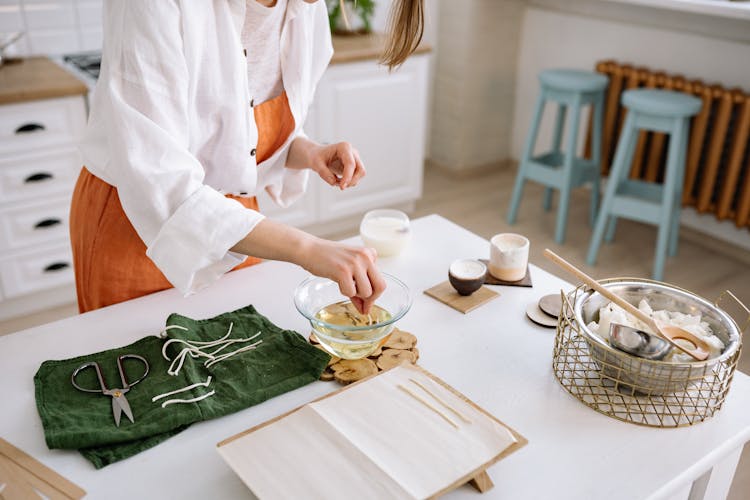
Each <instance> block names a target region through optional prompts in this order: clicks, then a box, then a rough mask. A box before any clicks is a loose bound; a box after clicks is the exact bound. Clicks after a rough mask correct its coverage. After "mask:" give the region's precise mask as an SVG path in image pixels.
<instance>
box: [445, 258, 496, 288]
mask: <svg viewBox="0 0 750 500" xmlns="http://www.w3.org/2000/svg"><path fill="white" fill-rule="evenodd" d="M486 275H487V266H485V265H484V264H482V263H481V262H479V261H478V260H473V259H459V260H454V261H453V263H452V264H451V266H450V268H448V280H449V281H450V283H451V285H452V286H453V288H455V289H456V291H457V292H458V293H459V295H471V294H472V293H474V292H476V291H477V290H479V289H480V288H481V287H482V285H484V278H485V276H486Z"/></svg>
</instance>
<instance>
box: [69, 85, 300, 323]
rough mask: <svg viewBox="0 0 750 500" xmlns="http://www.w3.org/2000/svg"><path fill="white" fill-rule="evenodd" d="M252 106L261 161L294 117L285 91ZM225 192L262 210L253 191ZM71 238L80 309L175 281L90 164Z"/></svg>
mask: <svg viewBox="0 0 750 500" xmlns="http://www.w3.org/2000/svg"><path fill="white" fill-rule="evenodd" d="M253 111H254V115H255V122H256V124H257V127H258V145H257V146H256V152H255V154H256V161H257V163H261V162H262V161H264V160H266V159H267V158H269V157H270V156H271V155H273V153H274V152H275V151H276V150H277V149H278V148H279V147H281V146H282V145H283V144H284V142H285V141H286V139H287V138H288V137H289V134H291V133H292V131H293V130H294V118H293V117H292V114H291V111H290V109H289V103H288V101H287V97H286V93H283V94H281V95H280V96H278V97H276V98H274V99H271V100H269V101H266V102H264V103H262V104H260V105H258V106H256V107H255V108H254V110H253ZM248 154H249V152H248ZM227 197H229V198H233V199H235V200H237V201H239V202H240V203H241V204H242V205H244V206H245V207H246V208H249V209H252V210H258V201H257V200H256V199H255V198H254V197H253V198H242V197H234V196H231V195H228V196H227ZM70 240H71V245H72V249H73V267H74V271H75V279H76V292H77V294H78V310H79V311H80V312H82V313H83V312H86V311H91V310H94V309H98V308H100V307H104V306H108V305H111V304H116V303H118V302H123V301H125V300H129V299H134V298H136V297H141V296H143V295H148V294H150V293H154V292H158V291H160V290H165V289H167V288H171V287H172V285H171V284H170V283H169V281H168V280H167V278H165V277H164V274H162V272H161V271H160V270H159V269H158V268H157V267H156V265H154V263H153V262H152V261H151V259H149V258H148V256H146V245H145V244H144V243H143V241H142V240H141V239H140V237H139V236H138V233H136V231H135V229H134V228H133V226H132V224H131V223H130V221H129V220H128V218H127V216H126V215H125V212H124V211H123V209H122V205H121V204H120V198H119V196H118V195H117V188H115V187H114V186H111V185H109V184H107V183H106V182H104V181H103V180H101V179H99V178H98V177H96V176H95V175H93V174H92V173H90V172H89V171H88V170H87V169H86V168H83V169H82V170H81V174H80V176H79V177H78V182H77V183H76V187H75V190H74V191H73V200H72V203H71V208H70ZM258 262H260V259H257V258H254V257H248V258H247V260H245V261H244V262H243V263H242V264H240V265H238V266H237V267H235V268H234V269H240V268H243V267H248V266H251V265H253V264H257V263H258Z"/></svg>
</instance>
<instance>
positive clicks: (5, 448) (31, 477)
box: [0, 438, 86, 499]
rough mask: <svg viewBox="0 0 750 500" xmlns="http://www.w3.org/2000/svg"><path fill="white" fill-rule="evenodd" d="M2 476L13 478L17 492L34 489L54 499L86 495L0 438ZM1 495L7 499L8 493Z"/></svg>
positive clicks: (0, 469)
mask: <svg viewBox="0 0 750 500" xmlns="http://www.w3.org/2000/svg"><path fill="white" fill-rule="evenodd" d="M0 474H1V475H6V474H7V475H9V476H11V477H12V481H13V483H14V486H15V487H16V488H17V490H16V491H28V489H27V488H32V487H33V488H34V489H36V490H38V491H39V492H41V493H43V494H45V495H46V496H47V497H49V498H53V499H57V498H61V499H63V498H73V499H78V498H83V496H84V495H86V491H84V490H83V489H82V488H80V487H79V486H78V485H76V484H73V483H72V482H70V481H68V480H67V479H65V478H64V477H63V476H61V475H60V474H58V473H57V472H55V471H53V470H52V469H50V468H49V467H47V466H45V465H44V464H42V463H41V462H39V461H38V460H36V459H35V458H34V457H32V456H31V455H29V454H27V453H25V452H24V451H22V450H20V449H18V448H16V447H15V446H13V445H12V444H10V443H9V442H7V441H6V440H4V439H2V438H0ZM0 482H2V479H0ZM32 491H33V490H32ZM1 495H2V496H3V498H6V492H3V493H2V494H1ZM7 498H10V497H9V496H8V497H7ZM31 498H34V497H33V496H32V497H31Z"/></svg>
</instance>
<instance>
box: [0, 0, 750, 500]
mask: <svg viewBox="0 0 750 500" xmlns="http://www.w3.org/2000/svg"><path fill="white" fill-rule="evenodd" d="M128 1H131V0H128ZM412 232H413V240H412V245H410V246H409V247H408V248H407V249H405V250H404V251H403V252H402V253H401V254H399V255H398V257H393V258H386V259H380V260H379V261H378V264H379V266H380V267H381V268H382V269H383V271H385V272H388V273H391V274H394V275H395V276H397V277H398V278H400V279H401V280H403V281H404V283H406V285H407V286H408V287H409V289H410V290H411V292H412V294H413V297H414V303H413V305H412V308H411V310H410V311H409V312H408V313H407V314H406V316H404V317H403V318H402V319H401V320H399V322H398V324H397V326H398V327H399V328H402V329H404V330H406V331H410V332H412V333H414V334H415V335H416V336H417V338H418V339H419V343H418V344H417V347H418V348H419V353H420V358H419V364H420V365H422V366H423V367H424V368H425V369H427V370H429V371H430V372H432V373H434V374H435V375H436V376H438V377H440V378H441V379H442V380H444V381H445V382H446V383H448V384H449V385H451V386H453V387H455V388H456V389H457V390H459V391H461V392H462V393H463V394H465V395H466V396H467V397H468V398H469V399H471V400H472V401H474V402H475V403H477V404H478V405H479V406H480V407H482V408H484V409H485V410H487V411H488V412H490V413H492V414H493V415H495V416H496V417H497V418H499V419H500V420H501V421H502V422H503V423H505V424H507V425H509V426H510V427H512V428H513V429H515V430H517V431H518V432H519V433H521V434H522V435H523V436H524V437H525V438H526V439H528V440H529V443H528V444H527V445H526V446H525V447H523V448H522V449H521V450H519V451H518V452H516V453H514V454H513V455H511V456H510V457H508V458H506V459H504V460H501V461H500V462H498V463H497V464H495V465H494V466H492V467H490V469H489V475H490V477H491V478H492V480H493V481H494V483H495V487H494V488H493V489H492V490H490V491H488V492H487V493H485V494H483V495H478V494H477V493H476V491H474V490H472V489H471V488H469V487H464V488H460V489H459V490H457V491H455V492H452V493H451V494H448V495H445V498H447V499H454V498H465V499H467V500H491V499H494V498H502V499H545V498H555V499H560V500H566V499H582V498H605V499H607V500H620V499H627V500H632V499H635V498H637V499H646V498H671V494H673V493H678V492H680V491H685V490H684V487H687V488H688V489H689V487H690V483H691V482H692V481H693V480H695V479H696V478H698V477H699V476H701V475H702V474H703V473H705V472H706V471H708V470H709V469H710V468H711V467H712V466H713V465H714V464H716V463H717V462H720V461H721V460H722V459H723V458H724V457H725V456H727V455H728V454H730V453H731V452H732V451H739V450H740V449H741V447H742V445H743V443H745V442H746V441H747V440H748V439H750V419H748V416H747V409H748V408H750V378H748V377H747V375H745V374H744V373H740V372H736V373H735V374H734V379H733V380H732V387H731V389H730V391H729V394H728V395H727V399H726V401H725V404H724V407H723V408H722V409H721V411H719V412H718V413H717V414H716V416H714V417H713V418H711V419H709V420H707V421H705V422H703V423H701V424H698V425H695V426H692V427H687V428H681V429H654V428H648V427H641V426H638V425H633V424H628V423H625V422H619V421H617V420H614V419H612V418H609V417H606V416H604V415H601V414H599V413H597V412H595V411H593V410H591V409H590V408H587V407H586V406H584V405H583V404H582V403H580V402H579V401H578V400H576V399H575V398H573V397H572V396H571V395H570V394H568V393H567V392H566V391H565V390H564V389H563V388H562V387H561V386H560V384H559V383H558V382H557V380H555V378H554V376H553V374H552V363H551V360H552V349H553V343H554V330H551V329H547V328H542V327H539V326H536V325H534V324H533V323H532V322H531V321H529V320H528V319H527V318H526V316H525V314H524V310H525V309H526V306H527V305H528V304H530V303H536V301H538V300H539V297H541V296H543V295H546V294H549V293H555V292H559V290H560V288H564V289H566V290H568V289H569V288H570V287H571V285H570V284H569V283H566V282H565V281H563V280H561V279H559V278H556V277H555V276H552V275H551V274H549V273H547V272H545V271H543V270H542V269H540V268H538V267H535V266H533V265H532V266H531V275H532V278H533V280H534V287H533V288H524V287H506V286H494V287H492V288H493V289H494V290H497V291H498V292H500V294H501V295H500V297H499V298H498V299H495V300H492V301H490V302H488V303H487V304H485V305H483V306H482V307H479V308H477V309H475V310H473V311H471V312H470V313H469V314H462V313H460V312H458V311H454V310H453V309H451V308H450V307H448V306H446V305H444V304H442V303H440V302H438V301H436V300H434V299H432V298H430V297H428V296H426V295H424V294H423V293H422V290H426V289H427V288H429V287H431V286H433V285H435V284H436V283H439V282H441V281H444V280H446V279H447V276H446V274H447V269H448V266H449V265H450V263H451V262H453V260H455V259H456V258H460V257H481V256H482V255H485V253H486V252H487V247H488V246H489V243H488V242H487V240H485V239H483V238H480V237H478V236H476V235H474V234H472V233H470V232H469V231H467V230H465V229H462V228H460V227H459V226H456V225H455V224H453V223H451V222H449V221H447V220H445V219H443V218H441V217H437V216H430V217H424V218H421V219H418V220H415V221H413V222H412ZM358 241H359V239H351V240H348V242H349V243H357V242H358ZM308 276H309V274H308V273H306V272H305V271H304V270H303V269H301V268H300V267H298V266H294V265H291V264H288V263H285V262H264V263H262V264H259V265H257V266H252V267H249V268H247V269H241V270H239V271H237V272H233V273H230V274H228V275H227V276H225V277H224V279H222V280H221V281H219V282H218V283H217V284H216V286H212V287H210V288H207V289H205V290H203V291H201V292H200V293H197V294H194V295H192V296H190V297H187V298H184V297H183V296H182V295H181V294H180V293H179V292H177V291H176V290H166V291H163V292H159V293H154V294H151V295H148V296H146V297H141V298H139V299H135V300H130V301H127V302H123V303H121V304H116V305H113V306H110V307H105V308H103V309H98V310H96V311H92V312H89V313H86V314H81V315H78V316H74V317H72V318H68V319H65V320H62V321H58V322H55V323H50V324H48V325H42V326H39V327H36V328H33V329H31V330H27V331H25V332H19V333H16V334H11V335H5V336H1V337H0V366H2V367H3V376H2V377H0V395H2V409H3V411H1V412H0V435H1V436H3V437H4V438H5V439H7V440H8V441H10V442H12V443H13V444H14V445H16V446H18V447H19V448H21V449H23V450H24V451H26V452H27V453H30V454H31V455H33V456H34V457H36V458H37V459H39V460H41V461H42V462H43V463H45V464H46V465H48V466H50V467H52V468H53V469H55V470H56V471H57V472H59V473H60V474H62V475H64V476H66V477H67V478H69V479H70V480H71V481H74V482H76V483H78V484H79V485H81V486H82V487H83V488H84V489H86V491H87V492H88V494H89V497H90V498H108V499H109V498H113V499H117V498H123V499H132V498H249V497H250V494H249V492H248V491H247V488H246V487H245V486H244V485H243V484H242V481H241V480H240V479H239V477H237V476H236V475H235V474H234V473H233V472H232V471H231V469H230V468H229V466H227V465H226V464H225V463H224V461H223V460H222V459H221V457H220V456H219V454H218V452H217V450H216V444H217V443H218V442H219V441H222V440H223V439H226V438H228V437H229V436H232V435H234V434H237V433H239V432H241V431H243V430H245V429H248V428H250V427H252V426H255V425H257V424H260V423H262V422H265V421H266V420H269V419H271V418H274V417H277V416H279V415H281V414H282V413H285V412H288V411H290V410H293V409H294V408H296V407H298V406H300V405H303V404H306V403H309V402H310V401H312V400H313V399H315V398H318V397H320V396H323V395H325V394H327V393H330V392H331V391H334V390H336V389H338V388H339V387H340V386H339V385H338V384H336V383H334V382H314V383H312V384H310V385H307V386H305V387H302V388H300V389H297V390H295V391H291V392H288V393H286V394H283V395H281V396H278V397H275V398H273V399H271V400H269V401H266V402H265V403H262V404H259V405H257V406H254V407H251V408H248V409H245V410H243V411H240V412H237V413H234V414H232V415H228V416H226V417H221V418H217V419H215V420H211V421H208V422H201V423H198V424H195V425H193V426H191V427H190V428H188V429H187V430H185V431H184V432H182V433H181V434H179V435H177V436H175V437H173V438H171V439H169V440H167V441H166V442H164V443H162V444H160V445H158V446H155V447H154V448H151V449H149V450H146V451H144V452H142V453H139V454H138V455H136V456H134V457H132V458H129V459H127V460H124V461H122V462H119V463H116V464H113V465H110V466H107V467H105V468H103V469H101V470H95V469H94V468H93V467H92V466H91V464H89V463H88V462H87V461H86V460H84V459H83V458H82V457H81V456H80V455H79V454H78V453H77V452H75V451H62V450H52V451H50V450H48V449H47V447H46V445H45V444H44V435H43V433H42V426H41V422H40V419H39V417H38V416H37V412H36V408H35V403H34V383H33V376H34V373H36V370H37V369H38V368H39V365H40V364H41V363H42V361H44V360H47V359H64V358H70V357H73V356H79V355H83V354H90V353H94V352H98V351H101V350H104V349H111V348H113V347H119V346H123V345H127V344H129V343H131V342H134V341H136V340H137V339H139V338H142V337H144V336H145V335H148V334H152V333H156V332H158V331H159V330H160V329H161V328H163V327H164V322H165V321H166V318H167V316H168V315H169V313H172V312H177V313H180V314H185V315H188V316H190V317H193V318H209V317H211V316H214V315H217V314H220V313H223V312H226V311H230V310H233V309H237V308H239V307H242V306H245V305H247V304H253V305H255V306H256V307H257V308H258V310H259V311H260V312H261V313H263V314H264V315H266V316H267V317H268V318H269V319H270V320H271V321H273V322H275V323H276V324H277V325H279V326H280V327H281V328H289V329H293V330H296V331H298V332H301V333H305V334H306V333H307V332H309V331H310V323H309V322H308V321H306V320H305V318H303V317H302V315H301V314H299V313H298V312H297V311H296V310H295V308H294V303H293V301H292V295H293V293H294V289H295V287H296V286H297V285H298V284H299V283H300V282H301V281H302V280H303V279H305V278H306V277H308ZM132 390H133V391H137V390H138V386H135V387H134V388H133V389H132ZM92 397H93V396H92ZM133 414H134V417H135V418H136V420H137V419H138V418H139V417H138V414H139V413H138V408H133ZM128 423H129V422H125V423H124V424H121V425H127V424H128ZM730 472H731V471H730ZM275 474H278V478H279V481H293V480H294V478H293V477H285V476H284V470H279V471H276V472H275ZM123 478H126V479H125V480H123ZM722 478H723V480H724V481H725V482H727V481H731V474H730V475H729V477H726V476H722V475H721V474H712V476H711V479H710V481H709V489H711V485H712V484H713V482H714V481H715V480H716V481H721V480H722ZM328 480H330V478H321V481H328ZM113 485H115V486H113ZM682 498H687V494H685V495H684V496H682ZM705 498H707V499H708V498H724V497H723V496H719V495H715V494H714V495H712V494H711V493H710V492H709V493H707V495H706V497H705Z"/></svg>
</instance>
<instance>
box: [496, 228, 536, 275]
mask: <svg viewBox="0 0 750 500" xmlns="http://www.w3.org/2000/svg"><path fill="white" fill-rule="evenodd" d="M528 265H529V240H528V238H526V237H524V236H521V235H520V234H515V233H500V234H496V235H495V236H493V237H492V239H491V240H490V265H489V268H490V274H492V275H493V276H494V277H495V278H498V279H501V280H503V281H520V280H522V279H523V278H524V276H526V267H527V266H528Z"/></svg>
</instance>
